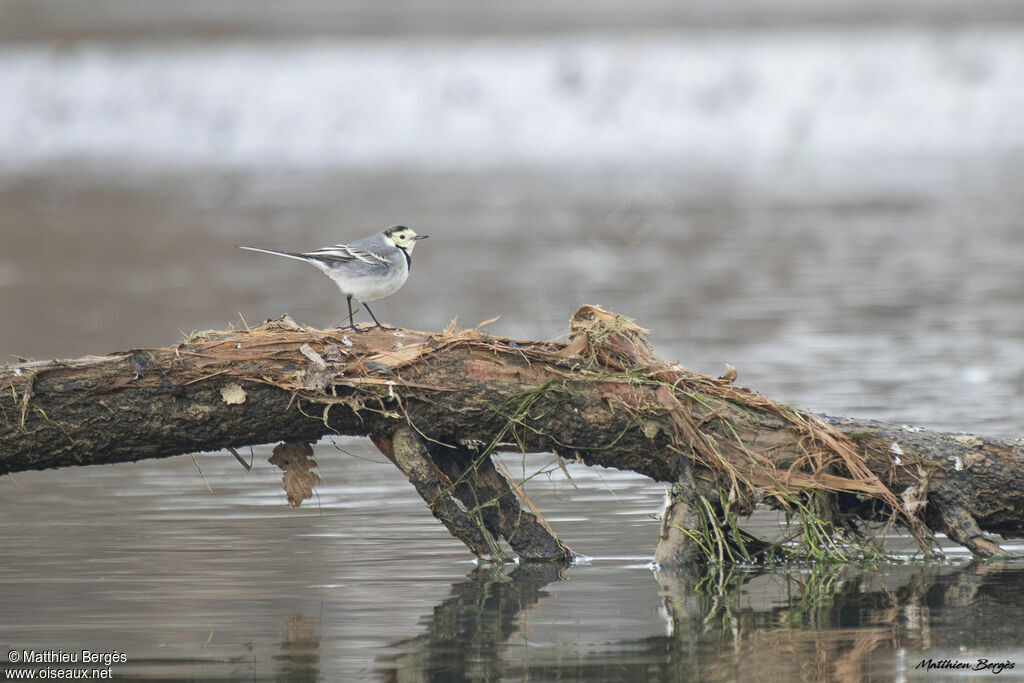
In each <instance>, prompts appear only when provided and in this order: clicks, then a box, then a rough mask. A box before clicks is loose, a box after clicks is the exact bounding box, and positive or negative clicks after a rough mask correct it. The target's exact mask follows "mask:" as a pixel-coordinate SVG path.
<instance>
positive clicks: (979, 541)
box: [0, 306, 1024, 563]
mask: <svg viewBox="0 0 1024 683" xmlns="http://www.w3.org/2000/svg"><path fill="white" fill-rule="evenodd" d="M644 332H645V330H642V329H640V328H638V327H636V326H635V325H634V324H633V323H632V322H631V321H629V320H628V319H626V318H623V317H622V316H617V315H614V314H611V313H608V312H606V311H602V310H601V309H598V308H596V307H591V306H584V307H583V308H581V309H580V310H579V311H578V312H577V313H576V314H575V315H574V316H573V319H572V321H571V335H570V341H569V342H568V343H564V344H563V343H555V342H537V341H522V340H512V339H507V338H502V337H493V336H489V335H485V334H483V333H481V332H479V331H477V330H468V331H465V330H464V331H458V330H452V329H449V330H446V331H445V332H443V333H426V332H417V331H412V330H399V331H384V330H380V329H368V328H364V329H361V330H359V331H358V332H353V331H351V330H349V331H345V330H313V329H307V328H301V327H299V326H297V325H295V323H294V322H292V321H291V320H290V319H288V318H283V319H282V320H280V321H274V322H272V323H269V324H267V325H264V326H262V327H260V328H258V329H253V330H246V331H240V332H216V333H208V334H202V335H197V336H193V337H192V338H190V339H187V340H185V341H183V342H182V343H180V344H177V345H175V346H172V347H167V348H158V349H146V350H133V351H128V352H123V353H117V354H112V355H109V356H103V357H87V358H81V359H77V360H70V361H45V362H27V363H21V364H17V365H8V366H0V474H3V473H9V472H17V471H21V470H28V469H46V468H52V467H65V466H70V465H96V464H104V463H114V462H125V461H135V460H141V459H145V458H160V457H168V456H172V455H178V454H183V453H192V452H198V451H211V450H221V449H225V448H235V447H241V446H246V445H251V444H262V443H271V442H277V441H284V442H288V443H310V442H315V441H316V440H318V439H319V438H320V437H322V436H324V435H326V434H348V435H361V436H371V437H373V438H374V439H375V442H376V443H377V444H378V446H379V447H381V449H382V451H384V452H385V454H388V455H389V457H391V458H392V461H393V462H395V464H396V465H397V466H398V467H399V468H400V469H402V470H403V472H405V473H406V475H407V476H409V477H410V480H411V481H413V483H414V485H416V486H417V490H420V492H421V495H424V497H425V499H428V503H430V504H431V509H432V510H433V511H434V512H435V514H437V513H438V510H446V512H444V514H443V517H444V518H443V519H442V521H443V522H444V523H445V524H446V526H448V528H449V529H450V530H452V531H453V533H455V535H457V536H458V537H459V538H460V539H462V540H463V541H464V542H466V543H467V545H468V546H469V547H470V549H471V550H473V551H474V552H475V553H477V554H479V555H484V554H491V550H492V546H491V541H493V538H492V539H490V540H488V539H486V538H483V537H474V535H473V534H474V533H477V534H478V533H479V532H480V530H481V529H482V530H483V531H484V532H486V533H490V534H491V535H492V536H493V537H494V538H498V537H501V538H505V539H506V540H507V541H509V542H510V543H511V544H512V546H513V550H514V551H515V552H517V553H519V554H520V555H521V556H524V557H536V558H541V557H565V556H568V555H569V554H570V553H569V551H568V548H567V547H566V546H565V545H564V544H563V543H561V541H558V539H556V538H555V537H554V535H553V534H552V533H550V529H548V528H547V526H546V524H545V523H544V522H543V518H542V517H540V515H539V514H533V513H532V512H531V513H527V514H525V516H524V515H523V513H524V512H526V511H524V510H522V508H521V507H520V506H519V504H518V502H515V504H513V503H511V502H510V501H514V500H515V498H516V497H517V496H516V495H514V494H513V491H514V490H515V488H516V487H515V484H514V482H508V481H506V479H505V478H503V477H502V476H500V475H498V474H497V473H496V471H494V469H493V466H492V465H491V461H490V459H489V455H490V454H491V453H492V452H494V451H495V450H497V449H509V448H514V449H517V450H523V451H526V452H553V453H556V454H558V455H559V456H560V457H563V458H568V459H576V460H578V461H579V462H582V463H585V464H588V465H601V466H604V467H615V468H619V469H626V470H632V471H635V472H638V473H640V474H644V475H646V476H648V477H651V478H652V479H655V480H658V481H664V482H673V483H677V484H678V486H677V492H678V494H679V495H678V496H677V497H676V502H677V503H679V504H684V505H688V506H691V507H692V506H693V505H695V504H697V501H699V500H700V499H701V497H703V500H705V501H707V500H717V501H718V502H717V503H716V506H717V507H715V513H716V514H718V515H720V516H721V518H722V519H727V518H728V516H729V515H739V516H742V515H743V514H746V513H749V512H750V511H751V510H752V509H753V507H754V506H755V505H756V504H758V503H764V504H769V505H773V506H776V507H786V506H787V505H789V506H793V505H795V506H796V507H797V508H801V507H802V506H803V505H804V504H805V503H806V502H807V501H808V500H809V498H808V496H811V495H819V494H820V495H822V496H826V497H827V498H828V501H830V503H829V504H830V505H831V506H832V507H833V508H834V510H833V512H835V514H836V515H837V516H838V517H837V518H842V519H843V520H846V521H850V520H854V521H878V520H886V519H889V520H894V521H896V522H897V523H899V524H902V525H903V526H905V527H907V528H908V529H909V530H910V531H911V532H912V533H913V534H915V535H916V536H917V537H918V538H919V540H927V539H928V538H929V537H930V536H931V535H932V534H934V533H938V532H941V533H945V534H947V535H948V536H949V537H950V538H951V539H953V540H955V541H957V542H958V543H961V544H963V545H964V546H966V547H968V548H970V550H971V551H972V552H974V553H976V554H979V555H992V554H995V553H997V552H1000V550H999V548H998V546H997V545H996V544H995V543H994V542H992V541H991V540H989V539H987V538H985V537H984V536H983V533H985V532H987V533H990V534H1000V535H1002V536H1004V537H1007V538H1010V537H1020V536H1022V535H1024V440H1020V439H1018V440H1016V441H1010V440H1005V439H995V438H985V437H978V436H970V435H963V434H940V433H933V432H925V431H918V430H909V429H908V428H905V427H900V426H894V425H888V424H883V423H879V422H871V421H855V420H844V419H836V418H829V417H825V416H816V415H813V414H810V413H806V412H802V411H799V410H794V409H792V408H789V407H786V406H780V405H778V404H776V403H774V402H772V401H770V400H769V399H767V398H765V397H763V396H761V395H759V394H756V393H753V392H750V391H748V390H746V389H743V388H740V387H737V386H735V385H734V384H733V383H732V380H733V377H730V376H726V377H723V378H717V379H716V378H711V377H706V376H703V375H699V374H697V373H693V372H690V371H688V370H686V369H685V368H682V367H680V366H678V365H675V364H672V363H668V362H666V361H663V360H660V359H658V358H656V357H655V356H654V355H653V353H652V352H651V349H650V347H649V345H648V344H647V341H646V338H645V337H644ZM396 440H397V443H398V444H400V447H399V446H396ZM432 477H433V478H432ZM421 489H422V490H421ZM716 492H717V493H716ZM516 493H518V492H516ZM438 496H441V497H445V496H448V497H450V500H449V501H448V502H449V503H450V504H445V505H441V506H440V507H437V505H436V504H437V503H438ZM456 501H457V502H456ZM473 501H476V502H475V503H474V502H473ZM801 501H804V502H803V503H801ZM818 502H820V501H818ZM526 504H528V501H526ZM467 510H468V511H469V513H471V514H470V517H472V516H473V515H476V517H472V518H471V519H468V520H467V518H465V517H466V514H467ZM684 512H685V511H684ZM692 512H693V510H692V509H691V510H690V513H692ZM690 513H677V514H678V517H677V519H687V518H690V517H692V514H690ZM460 515H461V517H460ZM439 518H442V516H439ZM513 520H515V521H513ZM466 524H469V527H466V526H465V525H466ZM459 525H462V526H459ZM670 526H671V525H670ZM456 527H458V528H460V529H461V531H460V532H459V533H456V532H455V530H454V529H455V528H456ZM680 530H681V529H677V530H676V531H680ZM669 532H672V529H669ZM666 535H667V536H674V540H671V541H669V540H665V541H664V543H666V544H667V545H666V546H665V547H664V548H662V549H661V550H660V552H659V556H660V557H662V559H664V560H665V561H666V563H671V559H672V558H673V557H677V558H678V557H682V556H684V555H688V554H689V555H692V552H691V550H692V549H685V548H682V547H681V545H680V544H685V543H686V539H687V538H688V536H687V535H686V534H679V533H667V534H666ZM517 544H518V545H517ZM676 546H679V547H676Z"/></svg>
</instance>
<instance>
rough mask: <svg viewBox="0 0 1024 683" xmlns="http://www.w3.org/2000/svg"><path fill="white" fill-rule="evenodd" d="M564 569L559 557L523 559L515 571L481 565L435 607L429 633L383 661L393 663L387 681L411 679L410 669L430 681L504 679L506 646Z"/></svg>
mask: <svg viewBox="0 0 1024 683" xmlns="http://www.w3.org/2000/svg"><path fill="white" fill-rule="evenodd" d="M562 571H563V568H562V565H561V564H558V563H553V562H531V563H528V564H521V565H518V566H516V567H515V568H514V569H512V570H511V572H510V571H509V570H508V568H507V567H502V566H482V567H477V568H476V569H475V570H473V572H472V573H471V574H470V575H469V579H468V580H466V581H462V582H459V583H456V584H454V585H453V586H452V590H451V597H449V598H448V599H447V600H445V601H444V602H442V603H441V604H440V605H438V606H437V607H435V608H434V612H433V614H432V615H431V616H430V618H429V619H428V621H427V628H426V632H425V633H424V634H423V635H421V636H417V637H416V638H412V639H410V640H404V641H401V642H399V643H397V644H396V647H398V648H400V649H402V650H403V651H404V652H403V653H402V654H400V655H397V656H393V657H388V658H387V659H386V660H384V661H382V662H381V663H382V664H385V663H386V664H387V665H388V668H387V669H386V672H387V675H386V680H389V681H398V680H406V676H405V674H406V673H407V672H409V671H412V672H415V673H416V674H419V676H421V677H422V678H424V679H427V680H460V679H473V680H486V681H493V680H499V679H500V678H501V677H502V676H503V675H504V673H505V671H504V669H505V662H504V660H503V659H502V657H501V656H500V653H501V651H502V645H503V644H504V643H506V642H507V641H508V639H509V638H510V637H511V636H512V634H513V633H515V632H516V631H518V630H519V626H520V622H519V618H520V615H521V614H522V613H524V612H526V611H527V610H529V609H532V608H533V606H534V605H535V604H536V603H537V601H539V600H540V599H541V598H542V597H544V595H546V594H545V592H544V590H543V588H544V586H546V585H548V584H549V583H552V582H554V581H558V580H560V579H561V578H562ZM392 667H394V668H392Z"/></svg>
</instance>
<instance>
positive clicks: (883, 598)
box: [378, 563, 1024, 681]
mask: <svg viewBox="0 0 1024 683" xmlns="http://www.w3.org/2000/svg"><path fill="white" fill-rule="evenodd" d="M570 571H572V570H570ZM656 576H657V582H658V584H659V585H660V587H661V595H662V598H663V601H664V609H665V615H666V619H667V622H668V628H667V633H666V635H662V636H649V637H644V638H639V639H630V638H625V639H623V640H621V641H619V642H611V643H605V644H604V645H603V647H602V648H601V650H600V651H597V652H591V653H588V654H587V655H586V656H583V655H582V653H567V652H566V651H565V650H563V649H559V648H544V647H543V646H540V645H536V646H532V647H533V649H532V650H531V654H530V655H529V656H528V657H523V656H520V654H519V653H520V647H519V646H517V647H513V646H511V645H510V643H509V641H510V639H512V638H513V637H514V636H515V635H516V634H519V633H520V632H521V630H522V628H523V624H524V621H525V617H526V613H528V612H536V611H540V612H542V613H543V608H542V607H541V605H540V603H541V602H542V601H541V598H543V597H545V596H547V595H549V592H548V591H546V590H545V587H546V586H548V584H551V583H554V582H558V581H563V580H565V579H566V578H567V576H566V575H564V574H563V572H562V570H561V569H560V568H559V567H557V566H555V565H551V564H547V563H544V564H528V565H521V566H517V567H516V568H515V569H514V570H512V571H511V572H509V571H508V570H507V569H505V568H501V567H481V568H477V569H476V570H474V571H473V572H472V573H471V574H470V575H469V577H468V578H467V580H465V581H461V582H458V583H456V584H454V585H453V586H452V589H451V595H450V597H449V598H448V599H446V600H445V601H444V602H442V603H441V604H440V605H438V606H437V607H435V608H434V610H433V613H432V614H431V615H430V616H429V617H428V618H427V619H426V627H425V630H424V633H423V634H422V635H420V636H418V637H416V638H412V639H407V640H403V641H400V642H398V643H396V644H395V645H394V646H393V647H394V648H396V649H398V650H400V651H401V653H400V654H397V655H388V656H387V657H382V658H381V659H380V660H379V661H378V665H379V669H380V672H381V673H383V675H384V678H385V680H389V681H398V680H499V679H502V678H523V679H531V680H548V679H555V678H558V679H563V678H564V679H570V680H571V679H576V678H578V679H581V680H645V679H646V680H709V681H715V680H732V679H734V678H735V677H736V676H738V675H747V676H753V675H756V676H758V677H761V678H765V679H766V680H808V681H820V680H837V681H858V680H862V679H865V678H871V677H874V678H876V679H877V678H883V679H888V678H891V677H895V676H898V675H900V674H903V675H908V674H912V673H913V672H914V671H917V670H918V669H916V668H915V667H918V665H919V663H920V662H921V661H922V660H924V659H927V658H932V659H941V658H943V657H953V658H955V659H957V660H958V661H965V662H969V663H972V664H973V663H974V662H976V661H977V659H978V658H979V657H985V656H988V657H989V658H990V659H994V658H998V656H999V655H998V651H999V650H1006V649H1007V648H1009V647H1014V646H1015V647H1019V643H1020V638H1019V636H1017V635H1015V634H1014V633H1013V630H1014V629H1015V628H1016V627H1015V626H1014V624H1017V623H1018V622H1019V616H1020V614H1021V610H1022V608H1024V597H1022V596H1020V595H1019V593H1018V597H1017V598H1015V599H1014V600H1011V601H1010V602H1009V603H1007V602H1006V601H1002V603H1001V604H998V603H999V601H998V600H996V601H993V600H991V599H989V596H998V595H1004V591H1005V590H1006V587H1007V586H1008V585H1010V584H1012V582H1015V581H1019V580H1021V579H1022V578H1024V567H1021V566H1018V567H1016V568H1012V567H999V566H993V565H986V564H964V565H961V566H959V567H950V566H936V565H924V566H906V565H882V566H871V567H853V566H843V565H832V566H823V565H819V566H815V567H812V568H793V569H791V570H788V571H778V570H776V571H767V570H765V569H763V568H761V569H754V568H746V569H744V568H731V569H728V568H721V567H719V568H713V567H712V568H705V569H704V570H690V571H683V572H679V573H668V572H659V573H657V574H656ZM993 610H995V611H996V612H1000V613H1001V615H1002V616H1003V617H1005V620H1001V621H1000V620H998V619H993V617H992V614H993ZM538 616H539V615H537V614H534V615H531V616H530V620H531V621H533V620H536V619H538ZM951 622H952V623H958V624H962V625H963V627H964V629H963V631H950V630H948V629H946V628H944V627H943V625H944V624H948V623H951ZM975 622H977V626H978V630H976V631H975V630H973V629H972V626H974V625H975ZM992 623H1002V624H1004V625H1005V626H1004V627H1003V628H1002V629H998V628H997V629H995V630H993V629H991V628H989V627H988V626H987V625H990V624H992ZM982 624H985V625H986V627H985V628H982ZM968 634H970V636H969V637H967V638H964V637H963V636H965V635H968ZM992 652H996V654H995V655H989V654H988V653H992ZM947 653H948V654H947ZM1011 661H1012V660H1011Z"/></svg>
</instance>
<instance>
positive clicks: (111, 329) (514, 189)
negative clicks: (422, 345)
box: [0, 0, 1024, 434]
mask: <svg viewBox="0 0 1024 683" xmlns="http://www.w3.org/2000/svg"><path fill="white" fill-rule="evenodd" d="M1022 18H1024V7H1021V6H1020V5H1019V3H1013V2H995V1H987V2H980V3H972V4H971V5H970V6H969V7H968V6H964V5H963V4H962V3H954V2H938V3H933V2H928V3H920V2H909V1H908V2H897V3H891V2H884V3H883V2H871V3H866V4H865V3H854V4H851V3H848V2H839V1H838V0H837V1H834V2H833V1H831V0H830V1H829V2H824V3H801V2H798V1H794V2H788V1H782V0H771V1H769V0H747V1H746V2H740V3H735V4H733V3H730V5H729V6H728V7H723V6H721V5H720V3H714V2H687V3H674V2H663V1H661V0H643V1H642V2H639V3H632V4H631V5H630V6H629V8H628V9H625V8H624V7H623V6H621V5H620V3H604V2H599V3H587V5H586V7H583V6H581V5H579V4H578V3H575V2H571V1H568V0H556V1H555V2H527V3H516V4H515V6H514V7H513V6H509V7H504V6H502V7H491V6H483V5H479V4H478V3H471V2H459V1H456V0H429V1H427V2H422V3H414V4H407V5H402V6H390V5H381V4H380V3H375V2H358V1H354V0H350V1H347V2H325V1H323V0H301V1H299V2H295V3H288V4H280V3H272V2H226V1H220V2H174V3H167V2H161V1H158V0H139V1H136V2H131V3H126V2H121V1H118V0H91V1H90V2H84V3H83V2H78V1H74V0H0V40H2V41H3V43H2V46H0V93H2V96H0V230H2V243H3V249H2V250H0V310H3V311H4V325H3V326H2V328H0V354H2V356H3V358H4V359H5V360H8V361H9V360H13V358H14V357H15V356H18V355H20V356H26V357H33V358H46V357H51V356H58V357H69V356H79V355H83V354H88V353H107V352H111V351H115V350H120V349H123V348H128V347H142V346H149V345H166V344H170V343H173V342H174V341H176V340H177V339H178V338H179V337H180V336H181V334H182V333H187V332H190V331H192V330H196V329H208V328H217V329H220V328H224V327H225V326H227V325H232V324H234V325H239V324H241V318H240V316H241V317H244V318H245V320H246V321H248V322H249V323H255V322H259V321H261V320H264V319H266V318H270V317H277V316H279V315H281V314H282V313H285V312H287V313H290V314H291V315H292V316H293V317H295V318H296V319H297V320H298V321H300V322H303V323H308V324H310V325H314V326H327V325H332V324H335V323H337V322H339V321H340V320H341V318H342V316H343V313H344V302H343V300H342V299H341V298H340V297H339V295H338V292H337V290H336V289H335V287H334V285H333V284H332V283H331V282H330V281H329V280H327V279H326V278H324V277H323V276H322V275H321V274H320V273H319V271H317V270H316V269H314V268H311V267H308V266H303V265H302V264H298V263H291V262H287V261H283V260H280V259H277V260H275V259H273V258H271V257H267V256H262V255H257V254H252V253H247V252H241V251H238V250H236V249H234V246H235V245H236V244H252V245H256V246H265V247H270V248H284V249H293V250H309V249H314V248H317V247H319V246H325V245H329V244H335V243H338V242H344V241H348V240H353V239H356V238H359V237H362V236H364V235H368V234H370V233H373V232H376V231H378V230H380V229H382V228H384V227H386V226H388V225H392V224H397V223H402V224H407V225H410V226H412V227H414V228H415V229H416V230H418V231H420V232H424V233H428V234H430V235H431V236H432V239H431V240H430V241H429V242H426V243H424V244H423V245H421V249H419V250H418V251H417V253H416V256H417V259H416V263H415V267H414V269H413V275H412V280H411V286H409V287H407V288H406V289H405V290H403V291H402V292H401V294H400V295H398V296H395V297H393V298H392V299H389V300H387V301H383V302H380V303H379V308H380V314H381V315H382V316H383V317H384V318H386V319H387V320H389V321H391V322H392V323H396V324H401V325H404V326H408V327H418V328H423V329H441V328H443V327H444V326H445V325H446V324H447V323H448V321H449V320H451V319H452V318H455V317H458V319H459V322H460V323H461V324H462V325H475V324H476V323H478V322H480V321H482V320H486V319H489V318H491V317H493V316H495V315H500V316H501V319H500V320H499V322H497V323H496V324H494V325H493V327H492V330H493V331H494V332H496V333H501V334H507V335H515V336H523V337H539V338H553V337H557V336H558V335H560V334H563V333H564V332H565V331H566V328H567V321H568V317H569V316H570V315H571V313H572V312H573V311H574V310H575V309H576V307H577V306H578V305H579V304H582V303H597V304H601V305H604V306H606V307H609V308H611V309H613V310H615V311H617V312H621V313H624V314H627V315H630V316H633V317H635V318H636V319H637V320H638V322H639V323H640V324H641V325H644V326H646V327H648V328H650V329H651V330H652V336H653V339H654V341H655V343H656V348H657V350H658V351H659V353H660V354H661V355H663V356H665V357H668V358H672V359H675V360H679V361H680V362H682V363H683V364H684V365H688V366H690V367H692V368H694V369H696V370H699V371H703V372H708V373H717V372H718V371H720V370H721V369H722V367H723V366H722V362H723V361H728V362H730V363H732V364H733V365H735V366H736V367H737V368H738V369H739V372H740V381H741V382H746V383H749V384H750V385H752V386H753V387H754V388H756V389H758V390H760V391H763V392H765V393H767V394H768V395H770V396H773V397H776V398H779V399H780V400H784V401H787V402H792V403H796V404H799V405H803V406H806V407H808V408H810V409H814V410H821V411H830V412H839V413H847V414H856V415H859V416H867V417H879V418H894V419H903V420H914V421H917V422H922V423H927V424H929V425H932V426H936V427H941V428H950V429H954V428H955V429H969V428H973V429H982V428H984V430H985V431H989V432H997V433H998V432H1003V433H1008V434H1016V433H1020V432H1021V431H1022V428H1024V424H1021V422H1020V420H1019V418H1014V422H1013V423H1012V424H1007V423H1006V421H1005V417H1007V416H1019V415H1021V414H1024V410H1022V408H1024V315H1022V314H1024V310H1022V309H1024V295H1022V286H1024V275H1022V269H1021V267H1020V266H1021V264H1022V263H1024V246H1022V240H1021V239H1020V238H1019V237H1020V236H1021V235H1022V234H1024V225H1022V223H1024V218H1022V214H1024V212H1022V208H1024V207H1022V204H1024V199H1022V198H1021V193H1020V192H1019V190H1018V188H1019V187H1020V186H1021V181H1022V179H1024V177H1022V176H1024V174H1022V169H1024V117H1022V116H1020V115H1019V113H1020V112H1021V111H1024V40H1022V38H1024V33H1022V27H1021V20H1022Z"/></svg>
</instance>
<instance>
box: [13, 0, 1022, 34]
mask: <svg viewBox="0 0 1024 683" xmlns="http://www.w3.org/2000/svg"><path fill="white" fill-rule="evenodd" d="M1022 21H1024V5H1022V3H1019V2H1013V1H1012V0H979V1H976V2H970V3H965V2H958V1H956V0H933V1H929V0H895V1H885V0H869V1H865V2H849V1H848V0H820V1H818V2H807V1H800V0H742V1H740V2H731V3H721V2H716V1H715V0H688V1H686V2H672V1H671V0H637V1H635V2H631V3H629V4H628V6H626V5H624V4H623V3H621V2H616V1H614V0H597V1H595V2H586V3H581V2H578V1H572V0H528V1H526V2H517V3H506V4H502V3H479V2H472V1H470V0H424V1H421V2H415V3H404V4H403V5H402V6H401V8H400V9H398V8H396V7H395V6H392V5H391V4H389V3H380V2H374V1H373V0H341V1H340V2H332V1H330V0H295V1H293V2H287V3H281V2H273V1H272V0H217V1H214V2H204V1H200V0H177V1H175V2H167V1H166V0H132V2H130V3H126V2H124V1H123V0H87V1H82V0H0V41H90V40H103V41H122V40H145V41H167V40H170V41H178V40H199V41H205V40H213V41H226V40H250V39H253V40H274V39H284V40H304V39H333V38H356V37H365V36H377V37H385V36H390V37H394V36H416V35H420V36H450V37H465V36H482V35H491V36H494V35H503V36H513V35H524V34H527V35H551V34H566V33H576V34H579V33H593V32H602V31H608V30H611V31H615V32H617V33H622V32H631V31H640V32H648V31H663V30H672V31H676V30H687V29H689V30H699V31H704V30H715V29H723V28H724V29H742V30H762V29H767V30H778V29H792V28H797V27H815V26H816V27H857V26H860V27H863V26H881V25H885V26H890V27H892V26H904V27H906V26H917V27H929V28H932V29H960V28H963V27H965V26H968V25H974V26H999V27H1004V26H1006V25H1007V24H1011V23H1020V22H1022Z"/></svg>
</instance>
